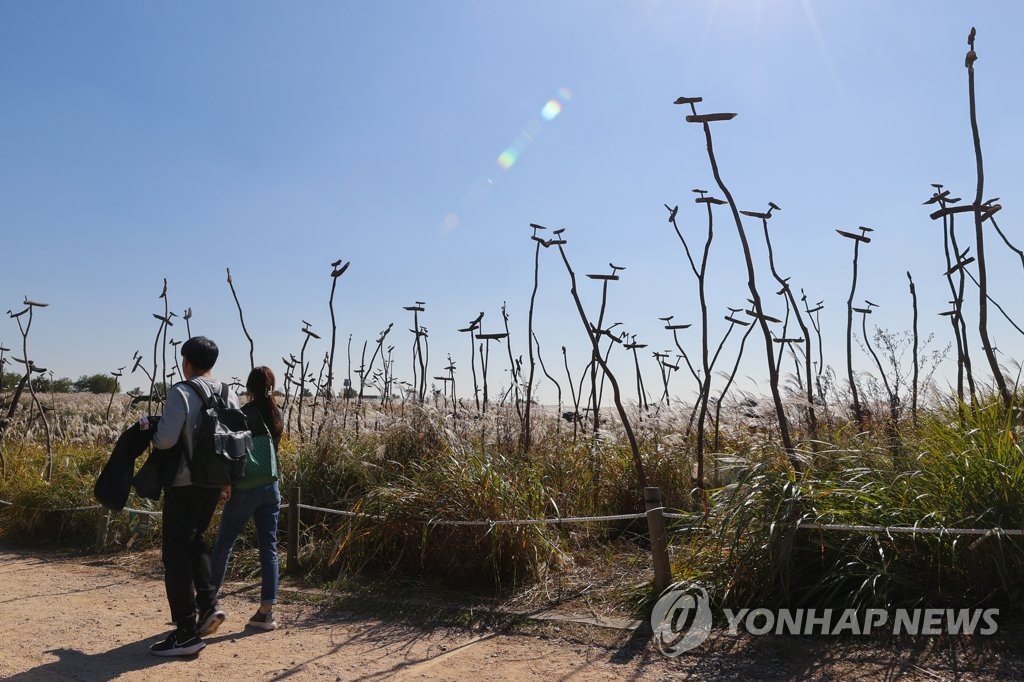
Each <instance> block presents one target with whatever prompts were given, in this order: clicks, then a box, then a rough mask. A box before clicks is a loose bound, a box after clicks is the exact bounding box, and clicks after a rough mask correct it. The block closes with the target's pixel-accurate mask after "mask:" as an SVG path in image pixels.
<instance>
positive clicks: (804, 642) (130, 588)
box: [0, 548, 1024, 682]
mask: <svg viewBox="0 0 1024 682" xmlns="http://www.w3.org/2000/svg"><path fill="white" fill-rule="evenodd" d="M114 561H117V558H115V559H114ZM254 597H255V595H254V594H253V593H252V591H251V590H239V591H235V592H234V593H232V594H229V595H228V596H226V597H225V598H224V599H223V600H222V604H221V605H222V607H223V608H224V609H225V610H226V611H227V612H228V614H229V615H228V620H227V621H226V622H225V623H224V625H223V626H221V629H220V630H219V631H218V633H217V634H216V635H215V636H213V637H209V638H207V643H208V646H207V647H206V649H205V650H204V651H202V652H201V653H200V654H199V655H198V656H197V657H193V658H191V659H162V658H158V657H155V656H152V655H150V654H149V652H148V650H147V648H148V646H149V645H150V644H151V643H152V642H154V641H156V638H157V637H158V636H160V635H162V634H165V633H166V632H167V631H169V629H170V626H169V624H168V623H167V604H166V601H165V598H164V592H163V583H162V582H161V581H160V580H159V579H158V578H156V577H153V576H152V575H146V574H141V575H140V574H139V573H138V572H135V571H129V570H125V569H124V568H120V567H118V566H117V565H116V564H115V563H112V562H111V560H109V559H105V558H104V559H98V560H93V559H90V558H88V557H85V558H81V557H62V556H54V555H51V554H46V553H40V552H34V551H24V550H14V549H9V548H8V549H4V548H0V643H2V644H0V679H9V680H18V681H23V680H46V681H51V680H107V679H119V680H152V679H155V678H157V677H159V679H160V681H161V682H171V681H173V680H217V681H224V680H331V681H337V680H345V681H349V680H366V681H371V680H385V679H388V680H391V679H395V680H413V679H415V680H622V679H629V680H675V679H709V678H710V679H723V678H724V679H872V680H877V679H896V678H905V679H920V680H936V679H959V680H975V679H977V680H981V679H1006V678H1011V677H1012V678H1019V677H1020V676H1021V674H1022V670H1024V668H1022V667H1021V664H1022V660H1021V652H1020V649H1021V647H1019V645H1017V641H1018V639H1019V629H1018V632H1017V633H1016V634H1012V633H1007V635H1006V636H1005V640H1003V639H993V638H987V639H986V640H985V641H983V642H978V641H975V640H951V641H945V642H938V641H937V640H934V639H933V640H928V639H927V638H925V640H924V641H922V642H912V643H908V644H907V645H905V646H904V645H902V644H901V645H899V646H894V645H892V644H891V643H888V644H887V643H884V642H845V643H841V642H836V641H835V640H831V641H821V640H813V639H795V638H783V637H772V638H769V637H762V638H750V637H733V638H729V637H726V636H721V635H718V636H715V635H713V636H712V639H711V640H709V641H708V642H707V643H706V645H705V646H704V647H703V648H702V650H701V651H698V652H690V653H688V654H684V655H683V656H681V657H680V658H678V659H666V658H664V657H663V656H661V654H660V653H658V651H657V649H656V647H655V646H654V645H653V644H652V643H650V642H648V641H646V640H645V639H644V638H642V637H638V636H637V635H636V634H631V633H629V632H617V631H610V630H601V631H600V632H594V630H595V629H594V628H589V629H574V628H573V627H572V626H565V625H563V626H557V625H539V626H538V630H537V632H538V634H516V635H506V634H498V633H474V632H470V631H466V630H451V629H447V628H445V629H441V628H438V629H431V628H423V627H411V626H407V625H395V624H392V623H387V622H383V621H381V620H376V619H371V618H366V617H361V616H354V615H352V614H345V613H337V612H333V613H323V612H321V611H319V610H318V609H317V608H315V607H313V606H310V605H306V604H302V603H296V602H295V601H294V600H288V599H285V600H284V601H283V603H282V604H280V605H279V606H278V621H279V622H280V623H281V624H282V627H281V629H279V630H277V631H274V632H266V633H265V632H257V631H253V630H246V629H245V628H244V627H243V626H244V624H245V621H246V619H247V618H248V616H249V615H250V613H251V612H252V611H253V610H254V609H255V604H256V602H255V601H254ZM1004 649H1007V650H1009V651H1006V650H1004Z"/></svg>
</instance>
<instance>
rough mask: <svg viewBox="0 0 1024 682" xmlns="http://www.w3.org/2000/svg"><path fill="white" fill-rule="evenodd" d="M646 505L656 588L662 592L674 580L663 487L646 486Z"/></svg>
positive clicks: (658, 591)
mask: <svg viewBox="0 0 1024 682" xmlns="http://www.w3.org/2000/svg"><path fill="white" fill-rule="evenodd" d="M644 505H645V506H646V508H647V531H648V533H649V534H650V537H651V557H652V559H653V562H654V589H655V591H656V592H657V593H658V594H661V593H662V592H664V591H665V588H666V587H668V586H669V583H670V582H672V572H671V569H670V568H669V563H668V537H667V535H666V533H665V516H664V513H663V511H664V510H663V509H662V506H661V488H657V487H650V488H644Z"/></svg>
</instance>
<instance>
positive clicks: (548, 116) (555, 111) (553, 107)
mask: <svg viewBox="0 0 1024 682" xmlns="http://www.w3.org/2000/svg"><path fill="white" fill-rule="evenodd" d="M560 113H562V105H561V103H560V102H559V101H558V100H556V99H549V100H548V102H547V104H545V105H544V108H543V109H541V110H540V115H541V117H542V118H543V119H544V120H545V121H550V120H552V119H553V118H554V117H555V116H558V115H559V114H560Z"/></svg>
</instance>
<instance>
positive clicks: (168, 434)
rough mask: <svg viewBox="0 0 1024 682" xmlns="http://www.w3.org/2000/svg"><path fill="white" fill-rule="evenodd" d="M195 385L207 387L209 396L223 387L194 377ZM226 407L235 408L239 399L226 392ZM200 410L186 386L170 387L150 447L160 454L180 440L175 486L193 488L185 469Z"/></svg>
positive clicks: (197, 398)
mask: <svg viewBox="0 0 1024 682" xmlns="http://www.w3.org/2000/svg"><path fill="white" fill-rule="evenodd" d="M195 380H196V381H201V382H203V383H204V384H206V387H207V388H208V389H209V390H210V392H211V393H221V392H222V390H223V383H222V382H220V381H212V380H210V379H205V378H203V377H196V378H195ZM228 405H230V406H231V407H235V408H237V407H238V398H237V397H235V395H234V394H233V393H232V392H231V391H228ZM202 410H203V401H202V399H201V398H200V397H199V394H198V393H196V392H195V391H194V390H192V389H191V388H189V387H188V386H186V385H185V384H184V383H177V384H175V385H174V386H172V387H171V391H170V394H169V395H168V396H167V404H166V405H164V413H163V416H162V417H161V418H160V421H159V422H158V423H157V426H156V434H154V436H153V447H155V448H159V449H161V450H169V449H170V448H173V447H174V446H175V445H176V444H177V443H178V440H179V439H181V440H182V447H181V460H180V461H179V462H178V473H177V474H176V475H175V477H174V483H173V484H172V485H174V486H183V485H192V475H191V473H190V472H189V469H188V460H187V459H186V457H190V456H191V453H192V437H193V436H194V435H195V432H196V427H197V426H199V414H200V413H201V412H202Z"/></svg>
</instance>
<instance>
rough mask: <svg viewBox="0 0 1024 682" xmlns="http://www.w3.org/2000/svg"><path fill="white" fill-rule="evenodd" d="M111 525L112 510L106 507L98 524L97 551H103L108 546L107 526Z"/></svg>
mask: <svg viewBox="0 0 1024 682" xmlns="http://www.w3.org/2000/svg"><path fill="white" fill-rule="evenodd" d="M109 527H110V510H109V509H104V510H103V513H102V514H100V520H99V521H98V522H97V524H96V551H97V552H102V551H103V548H104V547H106V546H107V528H109Z"/></svg>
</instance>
